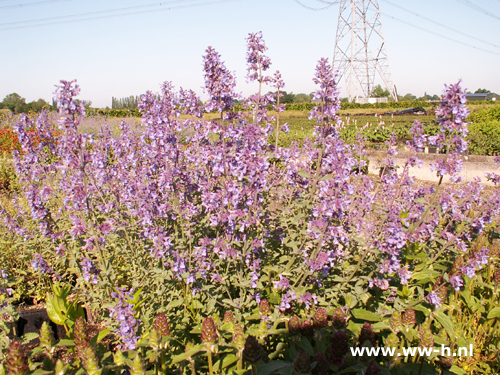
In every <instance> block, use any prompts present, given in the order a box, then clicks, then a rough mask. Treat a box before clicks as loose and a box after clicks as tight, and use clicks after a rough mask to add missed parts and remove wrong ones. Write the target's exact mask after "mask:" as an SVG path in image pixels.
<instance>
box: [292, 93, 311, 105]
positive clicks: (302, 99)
mask: <svg viewBox="0 0 500 375" xmlns="http://www.w3.org/2000/svg"><path fill="white" fill-rule="evenodd" d="M311 99H312V97H311V95H307V94H304V93H303V92H302V93H300V94H297V95H295V98H293V102H294V103H310V102H311Z"/></svg>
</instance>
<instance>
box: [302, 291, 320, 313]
mask: <svg viewBox="0 0 500 375" xmlns="http://www.w3.org/2000/svg"><path fill="white" fill-rule="evenodd" d="M300 300H301V301H302V303H304V304H305V305H306V310H309V309H310V308H311V304H314V305H317V304H318V296H314V295H312V294H311V293H309V292H306V293H304V294H303V295H302V296H301V297H300Z"/></svg>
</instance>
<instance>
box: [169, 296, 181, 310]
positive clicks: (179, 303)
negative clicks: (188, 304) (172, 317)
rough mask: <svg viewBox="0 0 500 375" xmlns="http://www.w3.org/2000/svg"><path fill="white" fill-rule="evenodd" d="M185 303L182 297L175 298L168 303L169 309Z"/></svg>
mask: <svg viewBox="0 0 500 375" xmlns="http://www.w3.org/2000/svg"><path fill="white" fill-rule="evenodd" d="M183 303H184V300H183V299H182V298H179V299H175V300H173V301H171V302H170V303H169V304H168V305H167V310H170V309H173V308H175V307H179V306H180V305H182V304H183Z"/></svg>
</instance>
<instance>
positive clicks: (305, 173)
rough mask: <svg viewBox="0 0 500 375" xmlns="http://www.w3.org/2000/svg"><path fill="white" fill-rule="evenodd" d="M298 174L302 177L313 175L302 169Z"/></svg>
mask: <svg viewBox="0 0 500 375" xmlns="http://www.w3.org/2000/svg"><path fill="white" fill-rule="evenodd" d="M299 176H300V177H304V178H313V176H311V175H310V174H309V173H307V172H306V171H304V170H301V171H299Z"/></svg>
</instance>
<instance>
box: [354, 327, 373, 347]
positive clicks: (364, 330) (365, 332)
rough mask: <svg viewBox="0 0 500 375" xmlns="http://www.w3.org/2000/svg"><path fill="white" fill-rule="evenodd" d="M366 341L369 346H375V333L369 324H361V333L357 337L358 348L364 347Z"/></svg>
mask: <svg viewBox="0 0 500 375" xmlns="http://www.w3.org/2000/svg"><path fill="white" fill-rule="evenodd" d="M367 341H368V342H369V343H370V344H371V346H375V345H376V344H377V342H376V340H375V332H373V326H372V325H371V324H370V323H365V324H363V327H361V332H360V333H359V337H358V346H365V343H366V342H367Z"/></svg>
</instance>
